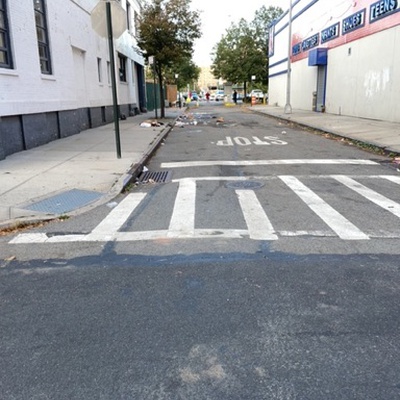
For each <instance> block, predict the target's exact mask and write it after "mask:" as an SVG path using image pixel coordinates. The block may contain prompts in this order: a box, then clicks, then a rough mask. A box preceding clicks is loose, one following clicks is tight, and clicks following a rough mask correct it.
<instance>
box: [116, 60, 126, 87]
mask: <svg viewBox="0 0 400 400" xmlns="http://www.w3.org/2000/svg"><path fill="white" fill-rule="evenodd" d="M118 60H119V80H120V81H121V82H126V57H125V56H124V55H122V54H119V53H118Z"/></svg>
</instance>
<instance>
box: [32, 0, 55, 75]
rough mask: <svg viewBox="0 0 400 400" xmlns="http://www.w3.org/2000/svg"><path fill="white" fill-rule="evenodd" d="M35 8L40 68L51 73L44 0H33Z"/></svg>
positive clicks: (43, 72) (45, 72)
mask: <svg viewBox="0 0 400 400" xmlns="http://www.w3.org/2000/svg"><path fill="white" fill-rule="evenodd" d="M33 5H34V8H35V22H36V35H37V41H38V50H39V60H40V70H41V72H42V74H51V60H50V45H49V36H48V29H47V20H46V8H45V0H33Z"/></svg>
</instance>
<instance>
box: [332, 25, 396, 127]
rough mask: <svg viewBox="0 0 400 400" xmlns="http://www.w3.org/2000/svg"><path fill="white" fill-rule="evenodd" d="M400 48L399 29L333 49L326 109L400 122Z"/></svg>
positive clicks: (338, 112)
mask: <svg viewBox="0 0 400 400" xmlns="http://www.w3.org/2000/svg"><path fill="white" fill-rule="evenodd" d="M399 48H400V26H398V27H395V28H392V29H390V30H385V31H382V32H379V33H377V34H375V35H373V36H368V37H366V38H363V39H360V40H358V41H356V42H352V43H349V44H348V45H346V46H341V47H338V48H335V49H332V50H330V51H329V55H328V57H329V61H328V79H327V96H326V99H327V102H326V110H327V111H328V112H331V113H334V114H344V115H354V116H357V117H365V118H373V119H382V120H387V121H398V122H400V116H399V115H398V114H399V113H400V71H399V68H397V67H396V66H398V65H400V52H399V51H398V49H399ZM372 49H379V53H375V54H374V55H373V54H372V53H371V50H372ZM349 53H350V54H349ZM350 59H351V61H350ZM343 65H347V67H346V69H345V70H344V68H343V67H340V68H338V66H343ZM396 114H397V115H396Z"/></svg>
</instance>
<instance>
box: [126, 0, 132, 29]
mask: <svg viewBox="0 0 400 400" xmlns="http://www.w3.org/2000/svg"><path fill="white" fill-rule="evenodd" d="M126 28H127V29H128V32H130V31H131V5H130V3H129V1H127V2H126Z"/></svg>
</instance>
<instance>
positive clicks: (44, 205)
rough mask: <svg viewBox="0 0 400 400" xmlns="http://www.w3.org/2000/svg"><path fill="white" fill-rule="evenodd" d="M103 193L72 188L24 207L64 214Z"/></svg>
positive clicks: (90, 201)
mask: <svg viewBox="0 0 400 400" xmlns="http://www.w3.org/2000/svg"><path fill="white" fill-rule="evenodd" d="M101 196H103V194H102V193H98V192H92V191H88V190H78V189H72V190H69V191H67V192H63V193H60V194H57V195H55V196H52V197H49V198H48V199H45V200H41V201H38V202H37V203H33V204H30V205H29V206H27V207H24V208H25V209H27V210H31V211H39V212H44V213H52V214H63V213H66V212H69V211H72V210H75V209H78V208H81V207H83V206H86V205H87V204H89V203H92V202H93V201H95V200H98V199H99V198H100V197H101Z"/></svg>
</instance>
